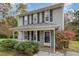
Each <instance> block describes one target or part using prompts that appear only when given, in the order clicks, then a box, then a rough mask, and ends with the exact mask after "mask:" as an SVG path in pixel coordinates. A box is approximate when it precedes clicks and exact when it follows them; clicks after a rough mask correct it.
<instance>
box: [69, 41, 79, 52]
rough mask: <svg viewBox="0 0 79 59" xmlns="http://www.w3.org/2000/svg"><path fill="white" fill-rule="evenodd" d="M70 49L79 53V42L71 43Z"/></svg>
mask: <svg viewBox="0 0 79 59" xmlns="http://www.w3.org/2000/svg"><path fill="white" fill-rule="evenodd" d="M69 48H70V49H72V50H74V51H78V52H79V41H70V43H69Z"/></svg>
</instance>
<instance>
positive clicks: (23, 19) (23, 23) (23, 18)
mask: <svg viewBox="0 0 79 59" xmlns="http://www.w3.org/2000/svg"><path fill="white" fill-rule="evenodd" d="M23 25H24V16H23Z"/></svg>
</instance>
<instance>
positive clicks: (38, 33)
mask: <svg viewBox="0 0 79 59" xmlns="http://www.w3.org/2000/svg"><path fill="white" fill-rule="evenodd" d="M37 40H38V41H40V31H37Z"/></svg>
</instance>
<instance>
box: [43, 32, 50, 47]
mask: <svg viewBox="0 0 79 59" xmlns="http://www.w3.org/2000/svg"><path fill="white" fill-rule="evenodd" d="M44 46H50V32H49V31H46V32H44Z"/></svg>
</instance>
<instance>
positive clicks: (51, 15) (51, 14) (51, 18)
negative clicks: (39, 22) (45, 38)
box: [50, 9, 53, 22]
mask: <svg viewBox="0 0 79 59" xmlns="http://www.w3.org/2000/svg"><path fill="white" fill-rule="evenodd" d="M52 12H53V11H52V9H50V22H52V21H53V13H52Z"/></svg>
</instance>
